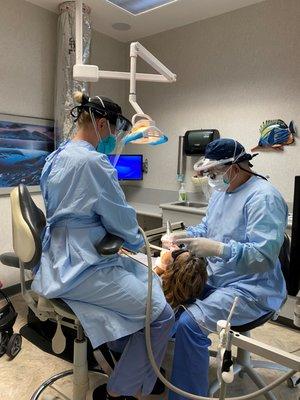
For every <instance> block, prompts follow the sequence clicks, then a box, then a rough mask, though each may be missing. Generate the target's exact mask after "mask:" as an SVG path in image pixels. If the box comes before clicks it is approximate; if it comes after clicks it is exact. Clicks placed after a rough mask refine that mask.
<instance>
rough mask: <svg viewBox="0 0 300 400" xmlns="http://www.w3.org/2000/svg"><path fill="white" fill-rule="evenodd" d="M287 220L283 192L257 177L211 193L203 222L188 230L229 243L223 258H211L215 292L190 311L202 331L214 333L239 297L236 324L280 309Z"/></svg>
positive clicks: (211, 281) (210, 273)
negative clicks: (236, 297)
mask: <svg viewBox="0 0 300 400" xmlns="http://www.w3.org/2000/svg"><path fill="white" fill-rule="evenodd" d="M287 216H288V209H287V205H286V203H285V202H284V200H283V198H282V196H281V195H280V193H279V192H278V191H277V190H276V189H275V188H274V187H273V186H272V185H271V184H270V183H269V182H268V181H266V180H263V179H261V178H258V177H256V176H252V177H251V178H250V179H249V180H248V181H247V182H246V183H244V184H243V185H241V186H240V187H239V188H237V189H236V190H235V191H233V192H231V193H228V192H217V191H215V192H214V193H213V195H212V197H211V199H210V202H209V205H208V210H207V214H206V216H205V217H204V218H203V220H202V222H201V223H200V224H199V225H196V226H191V227H188V228H187V231H188V233H189V236H191V237H206V238H209V239H213V240H217V241H220V242H223V243H225V254H226V257H225V258H223V259H221V258H217V257H210V258H208V284H209V285H210V286H212V287H213V288H215V289H216V290H215V292H214V293H213V294H211V295H210V296H208V297H207V298H206V299H205V300H197V301H196V302H195V303H194V304H192V305H191V306H190V307H189V311H191V312H192V314H193V315H194V317H195V319H196V320H197V321H198V322H199V324H200V326H201V327H203V328H207V329H208V330H210V331H214V330H215V329H216V323H217V321H218V320H219V319H226V318H227V316H228V312H229V309H230V307H231V304H232V302H233V300H234V297H235V296H239V298H240V301H239V303H238V306H237V308H236V312H235V313H234V315H233V319H232V325H242V324H245V323H248V322H251V321H253V320H255V319H257V318H259V317H260V316H262V315H264V314H266V313H268V312H270V311H277V310H278V309H279V308H280V306H281V305H282V303H283V301H284V300H285V298H286V286H285V280H284V277H283V274H282V271H281V266H280V262H279V259H278V255H279V252H280V248H281V246H282V243H283V239H284V231H285V228H286V224H287Z"/></svg>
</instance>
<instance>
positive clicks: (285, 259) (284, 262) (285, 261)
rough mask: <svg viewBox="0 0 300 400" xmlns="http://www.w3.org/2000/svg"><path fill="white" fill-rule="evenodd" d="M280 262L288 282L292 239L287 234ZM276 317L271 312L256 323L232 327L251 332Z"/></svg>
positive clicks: (237, 330)
mask: <svg viewBox="0 0 300 400" xmlns="http://www.w3.org/2000/svg"><path fill="white" fill-rule="evenodd" d="M279 260H280V263H281V269H282V273H283V276H284V279H285V280H286V281H287V278H288V276H289V266H290V238H289V236H288V235H287V234H286V233H285V234H284V240H283V244H282V246H281V249H280V253H279ZM274 315H275V312H274V311H270V312H269V313H267V314H265V315H263V316H262V317H260V318H258V319H256V320H255V321H252V322H249V323H247V324H244V325H239V326H232V330H234V331H236V332H239V333H242V332H247V331H250V330H251V329H254V328H257V327H258V326H261V325H263V324H265V323H266V322H268V321H269V320H270V319H272V318H273V317H274Z"/></svg>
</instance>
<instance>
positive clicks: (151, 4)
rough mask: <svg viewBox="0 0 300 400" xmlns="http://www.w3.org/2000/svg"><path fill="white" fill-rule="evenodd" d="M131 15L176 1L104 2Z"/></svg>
mask: <svg viewBox="0 0 300 400" xmlns="http://www.w3.org/2000/svg"><path fill="white" fill-rule="evenodd" d="M106 1H107V2H108V3H111V4H113V5H114V6H117V7H119V8H121V9H122V10H124V11H127V12H129V13H130V14H133V15H139V14H143V13H146V12H148V11H151V10H154V9H155V8H159V7H163V6H166V5H168V4H171V3H175V1H177V0H106Z"/></svg>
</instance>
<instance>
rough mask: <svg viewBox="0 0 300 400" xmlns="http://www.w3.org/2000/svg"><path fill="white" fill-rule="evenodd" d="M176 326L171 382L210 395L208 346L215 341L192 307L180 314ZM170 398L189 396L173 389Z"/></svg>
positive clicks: (181, 387)
mask: <svg viewBox="0 0 300 400" xmlns="http://www.w3.org/2000/svg"><path fill="white" fill-rule="evenodd" d="M174 328H175V331H176V333H175V350H174V359H173V369H172V377H171V382H172V384H173V385H175V386H177V387H179V388H180V389H183V390H185V391H187V392H190V393H193V394H196V395H199V396H207V393H208V369H209V351H208V347H209V346H210V345H211V341H210V339H208V337H207V334H205V333H203V332H202V330H201V329H200V327H199V325H198V324H197V322H196V321H195V320H194V318H193V317H192V316H191V315H190V314H189V312H188V311H184V312H182V313H181V314H180V315H179V317H178V318H177V320H176V322H175V327H174ZM169 400H186V397H184V396H180V395H179V394H177V393H174V392H171V391H170V393H169Z"/></svg>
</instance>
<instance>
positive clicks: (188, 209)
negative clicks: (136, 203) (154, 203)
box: [159, 203, 207, 215]
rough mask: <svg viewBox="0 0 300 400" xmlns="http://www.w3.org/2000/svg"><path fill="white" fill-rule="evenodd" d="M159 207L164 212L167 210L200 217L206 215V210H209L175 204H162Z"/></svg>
mask: <svg viewBox="0 0 300 400" xmlns="http://www.w3.org/2000/svg"><path fill="white" fill-rule="evenodd" d="M159 207H160V208H161V209H162V210H164V209H165V210H172V211H178V212H186V213H189V214H198V215H205V214H206V208H207V207H186V206H180V205H177V204H173V203H165V204H160V205H159Z"/></svg>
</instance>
